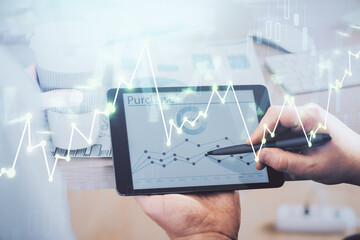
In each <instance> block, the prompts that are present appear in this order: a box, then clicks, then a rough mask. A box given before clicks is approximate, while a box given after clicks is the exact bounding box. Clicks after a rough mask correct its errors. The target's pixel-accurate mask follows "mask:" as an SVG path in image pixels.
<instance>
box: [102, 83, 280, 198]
mask: <svg viewBox="0 0 360 240" xmlns="http://www.w3.org/2000/svg"><path fill="white" fill-rule="evenodd" d="M233 87H234V89H235V91H237V90H240V91H241V90H252V91H253V93H254V98H255V104H256V107H257V108H259V109H261V111H257V112H258V120H259V122H260V120H261V119H262V117H263V115H264V114H265V112H266V111H267V109H268V108H269V107H270V99H269V94H268V91H267V89H266V87H265V86H263V85H234V86H233ZM189 88H192V89H193V90H195V91H209V92H211V91H212V86H199V87H160V88H158V91H159V93H160V94H161V93H162V92H181V91H182V90H185V89H189ZM227 88H228V86H218V90H219V91H224V90H226V89H227ZM116 91H117V89H115V88H114V89H110V90H109V91H108V93H107V98H108V101H109V102H113V101H114V97H115V94H116ZM155 91H156V89H155V88H132V89H128V88H120V89H119V92H118V96H117V99H116V103H115V112H114V113H112V114H111V115H110V116H109V119H110V129H111V131H110V132H111V142H112V146H113V150H112V151H113V154H112V158H113V164H114V172H115V183H116V189H117V192H118V193H119V194H120V195H123V196H133V195H150V194H167V193H190V192H203V191H205V192H209V191H227V190H244V189H259V188H276V187H281V186H282V185H283V184H284V179H283V174H282V173H280V172H278V171H275V170H274V169H272V168H270V167H267V168H266V169H267V173H268V177H269V182H268V183H248V184H226V185H210V186H195V187H194V186H191V187H171V188H151V189H134V188H133V179H132V174H131V163H130V153H129V144H128V134H127V130H126V117H125V106H124V102H123V94H124V93H151V92H153V93H155ZM259 112H262V113H264V114H260V115H259Z"/></svg>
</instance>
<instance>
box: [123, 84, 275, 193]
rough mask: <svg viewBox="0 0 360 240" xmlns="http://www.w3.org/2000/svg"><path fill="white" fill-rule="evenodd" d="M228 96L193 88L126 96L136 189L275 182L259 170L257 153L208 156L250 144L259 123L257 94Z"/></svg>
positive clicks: (223, 92)
mask: <svg viewBox="0 0 360 240" xmlns="http://www.w3.org/2000/svg"><path fill="white" fill-rule="evenodd" d="M217 93H218V94H217ZM234 93H235V94H236V97H237V101H236V98H235V96H234ZM225 94H226V91H225V90H224V91H218V92H216V91H215V92H214V91H211V90H210V91H199V92H196V91H195V90H194V89H192V88H188V89H182V91H181V92H160V93H159V98H158V96H157V94H156V92H146V93H135V92H134V93H124V94H123V102H124V109H125V118H126V127H127V134H128V144H129V153H130V162H131V172H132V180H133V188H134V189H152V188H173V187H191V186H209V185H227V184H248V183H268V182H269V178H268V174H267V171H266V169H264V170H261V171H259V170H256V169H255V161H254V153H252V152H251V153H246V154H241V155H228V156H206V153H207V152H208V151H210V150H214V149H218V148H223V147H228V146H232V145H237V144H244V143H245V141H246V138H247V137H248V135H247V132H246V128H247V129H248V131H249V133H250V134H251V133H252V131H253V130H254V129H255V128H256V127H257V125H258V123H259V121H258V113H257V108H256V104H255V99H254V93H253V90H235V91H232V90H231V89H230V90H229V91H228V92H227V95H226V97H225V98H223V97H224V96H225ZM219 96H220V97H221V98H220V97H219ZM222 98H223V100H222ZM159 99H160V102H161V105H160V104H159ZM239 107H240V109H239ZM240 110H241V112H240ZM242 115H243V119H244V121H245V123H246V126H245V125H244V122H243V120H242Z"/></svg>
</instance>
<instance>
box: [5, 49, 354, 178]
mask: <svg viewBox="0 0 360 240" xmlns="http://www.w3.org/2000/svg"><path fill="white" fill-rule="evenodd" d="M145 51H146V53H147V56H148V61H149V64H150V69H151V74H152V78H153V81H154V86H155V90H156V96H157V100H158V104H159V109H160V113H161V119H162V123H163V127H164V132H165V136H166V140H167V141H166V144H167V146H170V145H171V137H172V133H173V129H174V128H175V129H176V131H177V133H178V134H181V133H182V128H183V126H184V125H185V124H190V125H191V126H195V124H196V122H197V120H198V119H199V118H201V117H203V118H206V117H207V114H208V111H209V108H210V105H211V102H212V100H213V98H214V97H216V96H217V97H218V98H219V99H220V100H221V102H222V103H226V96H227V95H228V94H229V92H230V90H231V92H232V93H233V95H234V98H235V100H236V102H237V108H238V110H239V113H240V117H241V120H242V122H243V124H244V126H245V131H246V134H247V136H248V138H249V140H250V145H251V147H252V150H253V154H254V158H255V161H259V154H260V152H261V150H262V147H263V144H265V143H266V140H265V135H266V133H267V132H268V133H270V136H271V137H274V136H275V131H276V129H277V127H278V125H279V122H280V118H281V116H282V113H283V109H284V107H285V106H286V104H288V105H290V106H292V107H294V109H295V111H296V114H297V117H298V120H299V122H300V125H301V128H302V130H303V133H304V136H305V138H306V140H307V142H308V145H309V147H311V145H312V144H311V141H312V139H314V138H315V137H316V133H317V132H318V131H319V130H320V129H326V124H327V118H328V112H329V106H330V99H331V94H332V92H333V91H334V90H335V91H338V90H339V89H341V87H342V84H343V82H344V81H345V79H346V78H347V77H352V72H351V66H352V65H351V64H352V63H351V59H352V57H354V58H356V59H359V57H360V51H359V52H358V53H353V52H351V51H348V56H349V62H348V68H347V69H345V72H344V75H343V77H342V78H341V80H339V79H337V80H336V81H335V85H333V84H331V85H330V86H329V95H328V101H327V106H326V115H325V122H324V123H319V124H318V127H317V128H316V129H315V130H312V131H311V132H310V137H308V136H307V133H306V130H305V128H304V125H303V123H302V121H301V118H300V115H299V112H298V110H297V107H296V105H295V101H294V97H289V96H285V100H284V103H283V105H282V107H281V111H280V113H279V116H278V118H277V121H276V124H275V127H274V129H273V130H270V129H269V128H268V127H267V125H266V124H264V133H263V138H262V141H261V146H260V149H259V151H258V153H256V151H255V149H254V145H253V143H252V141H251V138H250V133H249V130H248V128H247V125H246V122H245V119H244V115H243V113H242V110H241V107H240V104H239V101H238V98H237V96H236V93H235V89H234V86H233V84H232V82H229V84H228V86H227V89H226V91H225V94H224V95H223V96H221V95H220V93H219V92H218V89H217V86H213V89H212V90H213V91H212V93H211V96H210V99H209V101H208V104H207V106H206V108H205V111H200V112H199V114H198V116H197V117H196V118H195V119H194V120H193V121H190V120H188V119H187V118H184V120H183V122H182V124H181V125H180V126H177V125H176V124H175V122H174V120H173V119H170V121H169V127H168V125H167V123H166V120H165V116H164V111H163V108H162V104H161V100H160V94H159V91H158V86H157V81H156V77H155V73H154V68H153V64H152V60H151V56H150V51H149V47H148V45H147V42H145V43H144V45H143V48H142V50H141V53H140V56H139V58H138V60H137V63H136V66H135V69H134V72H133V74H132V76H131V79H130V81H128V82H126V81H119V83H118V86H117V91H116V94H115V97H114V101H113V103H108V105H107V108H106V110H105V111H104V112H100V111H95V112H94V116H93V120H92V126H91V130H90V133H89V137H86V136H85V134H84V133H82V132H81V131H80V130H79V129H78V128H77V126H76V125H75V124H71V129H72V130H71V135H70V139H69V145H68V149H67V156H65V157H62V156H59V155H58V154H57V155H55V162H54V165H53V167H52V168H50V166H49V161H48V158H47V156H46V151H45V146H46V142H45V141H41V142H40V143H39V144H37V145H34V146H33V145H32V144H31V114H30V113H28V114H27V115H26V121H25V126H24V130H23V132H22V135H21V138H20V141H19V145H18V148H17V151H16V154H15V158H14V162H13V165H12V167H11V168H8V169H6V168H4V167H3V168H1V170H0V177H1V176H2V175H4V174H6V176H8V177H9V178H12V177H14V176H15V174H16V171H15V167H16V164H17V160H18V157H19V152H20V149H21V146H22V144H23V141H24V138H25V135H26V132H27V137H28V146H27V151H28V152H31V151H33V150H35V149H37V148H41V150H42V152H43V156H44V161H45V164H46V169H47V173H48V176H49V181H50V182H52V181H53V176H54V172H55V169H56V166H57V163H58V160H59V159H61V160H65V161H70V159H71V158H70V149H71V144H72V140H73V136H74V133H75V132H77V133H78V134H79V135H80V136H81V137H82V138H83V139H84V140H86V141H87V142H88V143H89V144H91V143H92V135H93V130H94V124H95V121H96V118H97V117H98V115H100V114H102V115H106V116H109V115H110V114H111V113H113V112H114V111H115V103H116V100H117V97H118V93H119V89H120V87H121V85H122V84H123V85H126V86H127V87H128V88H132V82H133V80H134V77H135V75H136V73H137V70H138V67H139V64H140V62H141V60H142V58H143V55H144V52H145Z"/></svg>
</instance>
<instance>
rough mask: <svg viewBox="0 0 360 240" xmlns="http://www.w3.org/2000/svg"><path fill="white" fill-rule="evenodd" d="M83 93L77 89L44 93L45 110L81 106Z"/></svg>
mask: <svg viewBox="0 0 360 240" xmlns="http://www.w3.org/2000/svg"><path fill="white" fill-rule="evenodd" d="M83 99H84V96H83V93H82V92H80V91H78V90H75V89H58V90H52V91H48V92H44V93H42V100H43V105H44V109H48V108H55V107H75V106H79V105H80V104H81V103H82V101H83Z"/></svg>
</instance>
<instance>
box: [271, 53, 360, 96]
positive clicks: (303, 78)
mask: <svg viewBox="0 0 360 240" xmlns="http://www.w3.org/2000/svg"><path fill="white" fill-rule="evenodd" d="M349 50H350V51H351V52H352V53H355V54H356V53H358V52H359V51H360V46H353V47H345V48H338V49H331V50H323V51H319V52H316V53H314V52H312V53H311V52H306V53H297V54H284V55H278V56H273V57H268V58H266V59H265V65H266V67H267V68H268V69H269V70H270V72H271V73H273V74H274V75H273V76H272V79H273V81H274V82H275V83H278V84H281V85H282V86H283V87H284V89H285V90H286V91H287V92H288V93H290V94H293V95H295V94H300V93H306V92H314V91H321V90H328V89H329V86H330V84H333V85H335V82H336V79H339V80H341V79H342V77H343V76H344V73H345V70H346V69H348V68H349V55H348V51H349ZM351 65H352V68H351V71H352V77H349V76H347V77H346V78H345V80H344V82H343V85H342V86H343V87H348V86H354V85H360V59H359V60H358V59H356V58H355V57H353V56H352V57H351Z"/></svg>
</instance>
